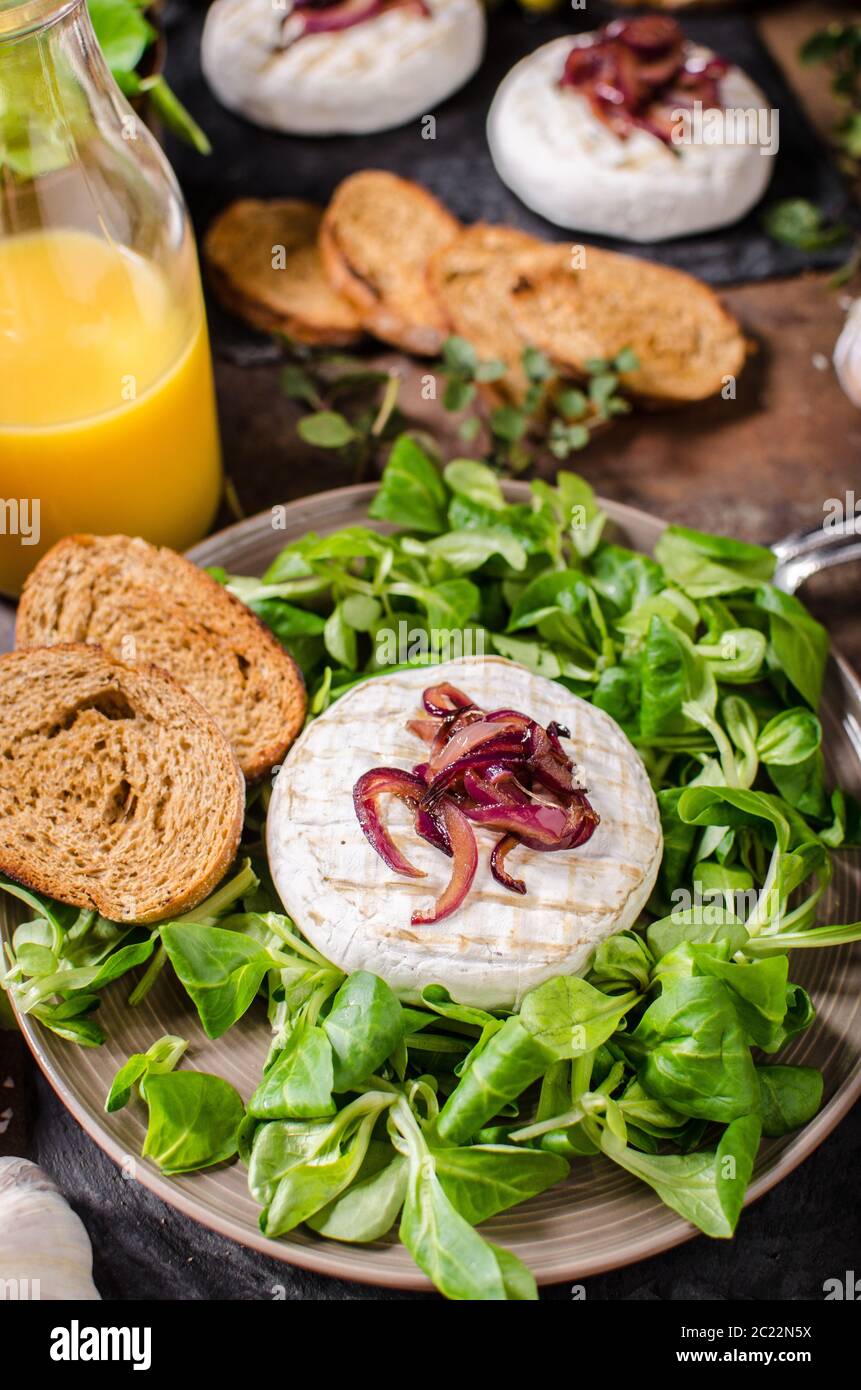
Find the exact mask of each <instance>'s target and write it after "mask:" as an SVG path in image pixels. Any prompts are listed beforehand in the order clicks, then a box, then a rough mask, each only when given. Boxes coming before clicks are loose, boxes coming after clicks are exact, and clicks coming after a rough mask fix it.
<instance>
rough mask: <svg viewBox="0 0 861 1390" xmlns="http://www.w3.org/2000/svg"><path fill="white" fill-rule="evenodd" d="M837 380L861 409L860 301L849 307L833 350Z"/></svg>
mask: <svg viewBox="0 0 861 1390" xmlns="http://www.w3.org/2000/svg"><path fill="white" fill-rule="evenodd" d="M834 370H835V371H836V373H837V379H838V381H839V382H840V385H841V386H842V387H843V390H844V391H845V392H846V395H847V396H848V397H849V399H850V401H851V402H852V404H853V405H857V406H858V407H859V408H861V299H856V300H855V301H854V303H853V304H851V305H850V308H849V313H848V314H847V315H846V322H845V323H844V325H843V331H842V333H841V334H840V337H839V338H838V339H837V343H836V345H835V348H834Z"/></svg>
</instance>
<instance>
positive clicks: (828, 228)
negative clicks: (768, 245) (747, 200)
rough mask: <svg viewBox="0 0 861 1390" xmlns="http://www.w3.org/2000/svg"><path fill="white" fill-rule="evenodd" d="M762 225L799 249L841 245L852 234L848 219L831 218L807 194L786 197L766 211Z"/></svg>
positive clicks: (776, 239)
mask: <svg viewBox="0 0 861 1390" xmlns="http://www.w3.org/2000/svg"><path fill="white" fill-rule="evenodd" d="M762 225H763V227H764V228H765V230H766V232H767V233H768V235H769V236H770V237H772V238H773V240H774V241H779V242H781V243H782V244H783V245H784V246H794V247H795V248H796V249H797V250H799V251H822V250H824V249H826V248H827V247H829V246H839V245H840V243H841V242H843V241H846V239H847V238H848V236H849V235H850V232H849V228H848V226H847V225H846V223H845V222H829V221H827V219H826V218H825V215H824V214H823V213H822V212H821V211H820V209H819V208H818V207H816V205H815V204H814V203H811V202H808V200H807V199H806V198H785V199H784V200H783V201H782V202H780V203H772V205H771V207H770V208H767V209H766V211H765V212H764V213H763V217H762Z"/></svg>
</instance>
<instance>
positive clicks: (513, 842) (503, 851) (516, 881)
mask: <svg viewBox="0 0 861 1390" xmlns="http://www.w3.org/2000/svg"><path fill="white" fill-rule="evenodd" d="M519 843H520V841H519V840H518V838H517V836H516V835H503V837H502V839H501V840H497V842H496V844H495V845H494V846H493V849H492V850H491V852H490V872H491V873H492V874H493V877H494V878H495V879H496V881H497V883H501V884H502V886H503V888H507V889H508V891H509V892H510V893H525V892H526V884H525V883H524V882H523V879H522V878H512V876H511V874H510V873H509V872H508V870H507V869H506V867H505V856H506V855H507V854H509V853H510V852H511V850H513V849H516V847H517V845H518V844H519Z"/></svg>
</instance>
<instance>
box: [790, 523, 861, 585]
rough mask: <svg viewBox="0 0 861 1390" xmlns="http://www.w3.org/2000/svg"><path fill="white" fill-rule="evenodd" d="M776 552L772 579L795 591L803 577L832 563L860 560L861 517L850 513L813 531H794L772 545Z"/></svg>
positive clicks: (801, 582)
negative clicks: (840, 519)
mask: <svg viewBox="0 0 861 1390" xmlns="http://www.w3.org/2000/svg"><path fill="white" fill-rule="evenodd" d="M771 548H772V550H773V551H774V553H775V555H776V556H777V568H776V569H775V571H774V578H773V581H772V582H773V583H774V584H775V585H776V587H777V588H778V589H782V590H783V591H784V593H786V594H794V593H795V591H796V590H797V589H798V588H800V586H801V585H802V584H803V583H804V581H805V579H809V578H810V576H811V575H813V574H819V572H820V570H826V569H830V568H831V566H832V565H845V564H848V563H849V562H850V561H851V560H861V517H856V516H849V517H846V518H845V519H844V520H843V521H841V522H835V524H834V525H828V526H817V527H815V528H814V529H813V530H812V531H794V532H793V534H792V535H791V536H786V537H785V538H784V539H783V540H782V541H776V542H775V544H774V545H773V546H772V547H771Z"/></svg>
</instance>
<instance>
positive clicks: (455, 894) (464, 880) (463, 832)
mask: <svg viewBox="0 0 861 1390" xmlns="http://www.w3.org/2000/svg"><path fill="white" fill-rule="evenodd" d="M442 811H443V815H444V816H445V828H446V830H447V832H448V837H449V841H450V843H451V848H452V871H451V878H450V879H449V881H448V883H447V884H446V886H445V888H444V889H443V891H442V892H441V893H440V895H439V897H438V898H437V900H436V902H435V903H434V905H433V907H432V908H431V910H430V911H429V912H414V913H413V915H412V918H411V921H412V924H413V926H421V925H423V924H424V925H429V924H430V923H432V922H441V921H442V920H443V918H445V917H450V916H451V914H452V913H453V912H456V911H457V909H458V908H459V907H460V905H461V903H462V902H463V900H464V898H465V897H466V895H467V893H468V892H469V890H470V888H471V887H472V880H473V879H474V878H475V871H476V869H477V868H478V845H477V844H476V842H475V832H474V831H473V828H472V826H471V825H470V823H469V821H468V820H467V818H466V816H465V815H464V814H463V811H461V809H460V807H459V806H455V804H454V802H453V801H444V802H443V805H442Z"/></svg>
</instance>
